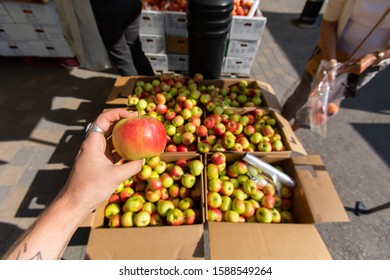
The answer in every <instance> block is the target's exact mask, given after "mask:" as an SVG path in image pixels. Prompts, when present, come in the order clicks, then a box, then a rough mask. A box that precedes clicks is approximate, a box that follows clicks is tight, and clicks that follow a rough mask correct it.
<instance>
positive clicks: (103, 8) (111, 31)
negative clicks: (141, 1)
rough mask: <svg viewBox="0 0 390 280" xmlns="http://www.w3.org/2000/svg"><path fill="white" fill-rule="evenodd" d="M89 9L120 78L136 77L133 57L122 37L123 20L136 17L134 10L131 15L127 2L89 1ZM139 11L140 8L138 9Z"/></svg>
mask: <svg viewBox="0 0 390 280" xmlns="http://www.w3.org/2000/svg"><path fill="white" fill-rule="evenodd" d="M91 7H92V10H93V13H94V16H95V20H96V25H97V27H98V30H99V33H100V36H101V38H102V41H103V43H104V46H105V48H106V50H107V53H108V55H109V57H110V59H111V61H112V64H113V65H115V66H116V68H117V69H118V72H119V73H120V74H121V75H122V76H133V75H138V72H137V70H136V69H135V67H134V64H133V57H132V55H131V52H130V48H129V46H128V45H127V41H126V38H125V36H124V27H123V26H124V24H123V22H124V20H125V21H127V20H128V17H129V16H134V18H135V17H136V16H138V14H136V12H137V11H136V10H135V9H134V11H133V10H132V9H131V6H130V11H133V12H134V15H132V14H131V13H130V12H129V13H126V12H127V11H129V8H128V7H129V5H128V3H127V1H119V0H118V1H115V2H110V1H109V2H107V1H105V0H94V1H91ZM139 9H140V8H139Z"/></svg>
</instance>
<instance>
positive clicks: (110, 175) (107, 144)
mask: <svg viewBox="0 0 390 280" xmlns="http://www.w3.org/2000/svg"><path fill="white" fill-rule="evenodd" d="M135 117H137V113H136V112H134V113H130V112H129V111H127V110H125V109H113V110H109V111H106V112H104V113H102V114H100V115H99V116H98V117H97V119H96V121H95V123H96V124H97V125H98V126H99V127H100V128H101V129H102V130H103V131H105V132H106V133H105V135H103V134H102V133H96V132H92V133H90V134H89V135H88V136H87V138H86V139H85V140H84V142H83V143H82V145H81V148H80V151H79V153H78V155H77V157H76V160H75V164H74V166H73V169H72V171H71V174H70V176H69V179H68V181H67V183H66V185H65V187H64V190H63V193H62V194H61V196H62V197H63V198H66V200H67V201H69V203H70V204H71V206H72V207H76V208H78V209H79V210H80V211H82V212H85V213H87V212H88V213H90V212H92V211H93V210H94V209H95V208H96V207H97V206H98V205H99V204H101V203H102V202H103V201H104V200H105V199H107V198H108V197H109V196H110V195H111V194H112V193H113V192H114V191H115V189H116V188H117V187H118V186H119V184H120V183H121V182H123V181H125V180H126V179H127V178H129V177H131V176H133V175H135V174H136V173H138V172H139V171H140V170H141V166H142V160H140V161H131V162H126V163H123V164H115V163H116V162H117V161H118V160H119V158H118V156H117V155H116V154H113V153H112V151H113V147H112V142H111V140H110V139H108V140H106V137H108V136H110V135H111V132H112V128H113V126H114V124H115V123H116V122H117V121H119V120H120V119H122V118H135Z"/></svg>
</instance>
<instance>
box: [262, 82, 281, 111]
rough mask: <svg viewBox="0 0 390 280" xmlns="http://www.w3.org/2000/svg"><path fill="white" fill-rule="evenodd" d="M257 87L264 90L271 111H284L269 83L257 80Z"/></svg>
mask: <svg viewBox="0 0 390 280" xmlns="http://www.w3.org/2000/svg"><path fill="white" fill-rule="evenodd" d="M256 83H257V85H258V86H259V87H260V88H261V89H262V93H263V95H264V98H265V99H266V100H267V103H268V104H267V105H268V108H269V109H273V110H276V111H278V112H281V111H282V107H281V105H280V102H279V100H278V98H277V96H276V93H275V91H274V90H273V88H272V86H271V85H270V84H268V83H265V82H262V81H258V80H256Z"/></svg>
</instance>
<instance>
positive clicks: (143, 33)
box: [140, 10, 168, 72]
mask: <svg viewBox="0 0 390 280" xmlns="http://www.w3.org/2000/svg"><path fill="white" fill-rule="evenodd" d="M140 40H141V43H142V49H143V51H144V52H145V55H146V56H147V58H148V59H149V61H150V63H151V65H152V68H153V70H154V71H155V72H166V71H168V56H167V51H166V41H165V26H164V13H163V12H162V11H152V10H142V13H141V19H140Z"/></svg>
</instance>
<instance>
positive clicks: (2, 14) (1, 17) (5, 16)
mask: <svg viewBox="0 0 390 280" xmlns="http://www.w3.org/2000/svg"><path fill="white" fill-rule="evenodd" d="M0 23H14V21H13V20H12V18H11V16H10V15H9V13H8V11H7V9H6V8H5V7H4V5H3V4H2V3H0Z"/></svg>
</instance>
